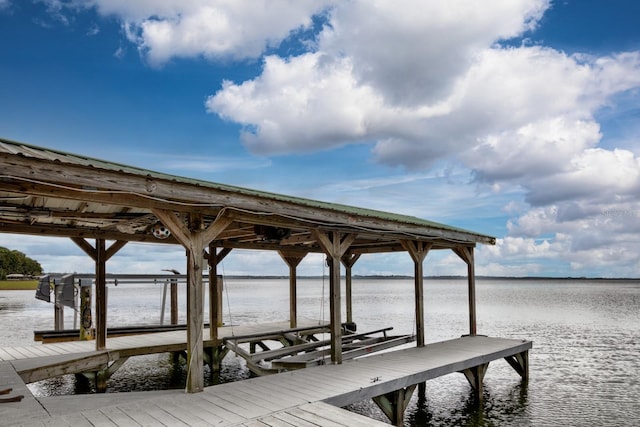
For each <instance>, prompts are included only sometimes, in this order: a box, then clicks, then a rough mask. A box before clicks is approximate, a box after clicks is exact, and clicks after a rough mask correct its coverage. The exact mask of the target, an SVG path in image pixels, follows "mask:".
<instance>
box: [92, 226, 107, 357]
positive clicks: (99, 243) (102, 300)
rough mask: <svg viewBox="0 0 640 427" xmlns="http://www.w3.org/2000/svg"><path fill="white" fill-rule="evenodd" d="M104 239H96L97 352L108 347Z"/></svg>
mask: <svg viewBox="0 0 640 427" xmlns="http://www.w3.org/2000/svg"><path fill="white" fill-rule="evenodd" d="M106 251H107V249H106V246H105V241H104V239H96V252H95V253H96V257H95V261H96V350H104V349H105V348H106V346H107V259H106V258H107V256H106Z"/></svg>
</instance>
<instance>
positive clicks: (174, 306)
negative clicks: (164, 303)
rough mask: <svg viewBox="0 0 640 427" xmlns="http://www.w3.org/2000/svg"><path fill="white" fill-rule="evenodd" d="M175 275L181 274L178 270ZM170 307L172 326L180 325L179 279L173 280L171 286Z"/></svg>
mask: <svg viewBox="0 0 640 427" xmlns="http://www.w3.org/2000/svg"><path fill="white" fill-rule="evenodd" d="M174 274H180V273H179V272H178V271H177V270H174ZM169 286H170V288H169V294H170V295H171V298H170V300H171V301H170V305H171V324H172V325H177V324H178V279H171V284H170V285H169Z"/></svg>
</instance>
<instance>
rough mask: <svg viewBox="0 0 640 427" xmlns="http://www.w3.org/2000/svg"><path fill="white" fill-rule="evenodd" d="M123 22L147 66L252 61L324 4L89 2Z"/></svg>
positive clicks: (291, 0)
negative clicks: (193, 61) (181, 60)
mask: <svg viewBox="0 0 640 427" xmlns="http://www.w3.org/2000/svg"><path fill="white" fill-rule="evenodd" d="M91 3H92V4H93V5H95V6H96V7H97V8H98V10H99V11H100V12H101V13H103V14H116V15H119V16H121V17H122V18H123V19H124V21H125V24H124V25H125V29H126V33H127V37H128V38H129V40H130V41H131V42H133V43H135V44H136V45H137V46H138V48H139V50H140V51H141V52H142V53H143V55H144V56H145V57H146V58H147V59H148V61H149V62H150V63H151V64H153V65H156V66H157V65H162V64H164V63H166V62H167V61H169V60H170V59H172V58H185V57H198V56H203V57H207V58H218V59H219V58H234V59H243V58H257V57H259V56H260V55H261V54H262V53H263V51H264V50H265V49H266V48H268V47H272V46H277V45H278V44H279V43H280V42H281V41H282V40H284V39H286V38H287V37H288V36H289V35H290V34H291V33H292V32H295V31H298V30H301V29H305V28H307V27H309V26H310V25H311V24H312V17H313V16H314V15H315V14H317V13H321V12H322V11H323V10H324V9H325V8H326V7H327V5H329V4H330V3H331V2H330V1H312V0H254V1H226V0H169V1H162V2H157V1H135V2H131V1H120V0H92V1H91Z"/></svg>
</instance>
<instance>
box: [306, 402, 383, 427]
mask: <svg viewBox="0 0 640 427" xmlns="http://www.w3.org/2000/svg"><path fill="white" fill-rule="evenodd" d="M297 409H300V410H302V411H304V412H308V413H311V414H316V415H322V414H324V415H325V416H328V417H332V418H331V419H333V420H336V421H338V422H341V421H340V420H344V421H342V422H344V423H345V424H344V425H345V426H349V427H375V426H388V424H386V423H383V422H380V421H376V420H374V419H372V418H368V417H365V416H363V415H360V414H356V413H353V412H349V411H347V410H346V409H341V408H338V407H335V406H333V405H328V404H326V403H322V402H314V403H309V404H307V405H303V406H300V407H299V408H297Z"/></svg>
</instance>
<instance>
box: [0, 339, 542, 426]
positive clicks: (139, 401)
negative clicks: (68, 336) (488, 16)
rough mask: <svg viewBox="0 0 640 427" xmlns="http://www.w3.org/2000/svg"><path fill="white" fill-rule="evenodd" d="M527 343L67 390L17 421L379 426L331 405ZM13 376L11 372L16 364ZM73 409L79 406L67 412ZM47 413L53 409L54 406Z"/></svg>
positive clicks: (457, 344) (441, 346)
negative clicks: (232, 377)
mask: <svg viewBox="0 0 640 427" xmlns="http://www.w3.org/2000/svg"><path fill="white" fill-rule="evenodd" d="M60 344H62V343H60ZM529 348H531V343H530V342H523V341H521V340H504V339H495V338H486V337H466V338H463V339H456V340H450V341H446V342H442V343H434V344H429V345H427V346H426V347H423V348H407V349H403V350H396V351H393V352H389V353H378V354H375V355H372V356H369V357H364V358H360V359H356V360H353V361H349V362H346V363H344V364H342V365H324V366H317V367H312V368H307V369H303V370H297V371H290V372H285V373H282V374H278V375H272V376H266V377H259V378H252V379H249V380H244V381H240V382H236V383H228V384H221V385H217V386H212V387H207V388H206V389H205V391H204V392H202V393H197V394H184V393H182V392H180V391H168V392H167V393H166V394H162V393H161V392H155V393H154V392H148V394H147V393H146V392H140V393H139V394H138V395H137V397H136V399H134V400H135V401H126V400H125V398H124V397H115V396H114V397H112V398H110V397H109V396H105V395H94V396H85V397H83V396H70V397H69V402H76V403H75V404H70V405H67V406H66V408H67V411H70V412H67V413H65V415H64V416H62V417H60V416H58V417H55V416H54V417H53V418H50V416H48V415H43V414H42V413H41V414H40V415H39V417H40V419H35V418H31V419H24V420H23V421H24V424H25V425H28V424H29V423H31V424H33V425H37V426H40V425H55V426H67V425H73V426H74V427H75V426H76V425H104V426H125V427H129V426H140V425H165V426H174V425H175V426H180V425H191V426H210V425H215V426H231V425H234V426H236V425H241V426H245V427H246V426H262V427H264V426H271V427H280V426H282V427H289V426H291V425H294V426H300V427H304V426H316V427H322V426H325V425H326V426H341V425H342V426H349V427H356V426H362V427H364V426H372V425H378V424H379V425H385V424H384V423H379V422H376V421H374V420H371V419H368V418H366V417H361V416H360V415H357V414H353V413H350V412H348V411H344V410H342V409H339V408H337V407H336V406H332V405H337V406H344V405H347V404H349V403H353V402H356V401H360V400H363V399H368V398H371V397H373V396H378V395H381V394H385V393H388V392H391V391H394V390H397V389H399V388H403V387H406V386H408V385H411V384H416V383H419V382H423V381H426V380H427V379H430V378H434V377H436V376H440V375H445V374H448V373H452V372H456V371H458V370H460V369H463V368H465V367H470V366H471V365H473V364H474V363H475V364H476V365H475V366H477V364H479V363H486V362H487V361H491V360H495V359H500V358H502V357H505V355H512V354H517V353H519V352H522V351H526V350H528V349H529ZM50 358H51V357H45V358H42V359H50ZM12 363H17V362H12ZM7 365H8V363H7ZM0 366H1V364H0ZM9 366H10V365H9ZM14 375H17V374H15V371H14ZM0 378H1V377H0ZM114 394H118V393H114ZM123 394H125V393H123ZM126 394H130V393H126ZM132 395H133V394H132ZM55 399H59V400H60V401H63V400H64V397H59V398H43V399H42V403H43V405H44V406H45V407H48V405H49V404H54V403H55ZM34 401H35V399H34ZM90 402H91V404H89V405H85V404H84V403H90ZM101 402H103V403H102V404H101ZM87 406H88V407H87ZM92 406H93V408H92ZM74 407H75V408H76V409H73V408H74ZM78 407H79V408H82V409H79V408H78ZM1 410H2V407H0V411H1ZM73 411H82V412H78V413H76V414H73ZM43 412H44V410H43ZM51 413H52V414H54V415H55V411H51ZM44 414H46V412H44ZM0 415H2V414H1V412H0ZM40 422H41V423H40Z"/></svg>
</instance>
